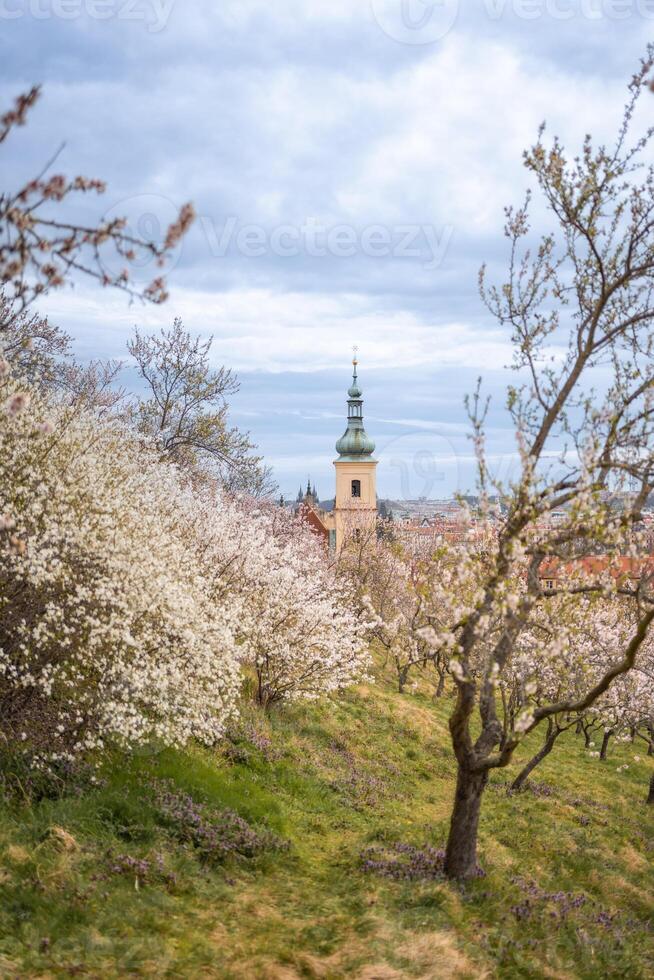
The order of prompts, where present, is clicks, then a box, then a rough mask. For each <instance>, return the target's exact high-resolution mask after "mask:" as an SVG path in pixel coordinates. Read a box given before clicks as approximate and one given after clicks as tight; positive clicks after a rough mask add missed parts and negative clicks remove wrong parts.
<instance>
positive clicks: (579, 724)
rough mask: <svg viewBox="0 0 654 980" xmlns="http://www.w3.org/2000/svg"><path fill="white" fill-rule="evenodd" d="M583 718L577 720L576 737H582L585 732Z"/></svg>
mask: <svg viewBox="0 0 654 980" xmlns="http://www.w3.org/2000/svg"><path fill="white" fill-rule="evenodd" d="M583 727H584V726H583V718H578V719H577V724H576V725H575V735H581V733H582V730H583Z"/></svg>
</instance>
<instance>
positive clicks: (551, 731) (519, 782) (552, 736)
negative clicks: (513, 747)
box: [511, 723, 564, 790]
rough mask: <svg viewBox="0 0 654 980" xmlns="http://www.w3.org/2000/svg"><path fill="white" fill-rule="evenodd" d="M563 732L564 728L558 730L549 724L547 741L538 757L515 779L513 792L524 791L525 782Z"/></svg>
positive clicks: (512, 786) (537, 754)
mask: <svg viewBox="0 0 654 980" xmlns="http://www.w3.org/2000/svg"><path fill="white" fill-rule="evenodd" d="M562 731H564V729H563V728H558V727H557V726H556V725H552V724H551V723H550V724H548V726H547V734H546V736H545V741H544V742H543V744H542V746H541V748H540V750H539V751H538V752H537V753H536V755H535V756H533V757H532V758H531V759H530V760H529V762H528V763H527V765H526V766H525V767H524V768H523V769H521V770H520V772H519V773H518V775H517V776H516V777H515V779H514V780H513V782H512V783H511V789H512V790H519V789H522V787H523V786H524V784H525V781H526V780H527V777H528V776H530V775H531V773H532V772H533V771H534V769H535V768H536V766H538V765H540V763H541V762H542V761H543V759H544V758H545V757H546V756H548V755H549V754H550V752H551V751H552V749H553V748H554V743H555V742H556V740H557V738H558V737H559V735H560V734H561V732H562Z"/></svg>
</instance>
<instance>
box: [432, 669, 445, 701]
mask: <svg viewBox="0 0 654 980" xmlns="http://www.w3.org/2000/svg"><path fill="white" fill-rule="evenodd" d="M444 690H445V671H444V670H441V671H439V673H438V687H437V688H436V694H435V695H434V697H437V698H440V697H442V695H443V691H444Z"/></svg>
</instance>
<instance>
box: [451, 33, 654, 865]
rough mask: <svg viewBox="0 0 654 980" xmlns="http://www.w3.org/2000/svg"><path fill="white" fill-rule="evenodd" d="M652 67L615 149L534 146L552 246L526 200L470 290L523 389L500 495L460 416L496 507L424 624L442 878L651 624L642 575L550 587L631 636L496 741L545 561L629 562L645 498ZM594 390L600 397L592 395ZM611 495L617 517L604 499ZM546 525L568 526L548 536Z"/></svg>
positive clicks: (649, 434)
mask: <svg viewBox="0 0 654 980" xmlns="http://www.w3.org/2000/svg"><path fill="white" fill-rule="evenodd" d="M653 64H654V49H652V48H650V49H649V51H648V55H647V58H646V59H645V60H644V61H643V62H642V64H641V66H640V68H639V71H638V72H637V74H636V75H635V77H634V78H633V79H632V82H631V85H630V96H629V100H628V103H627V106H626V111H625V116H624V120H623V123H622V125H621V127H620V130H619V132H618V135H617V138H616V141H615V145H614V146H613V147H611V148H607V147H606V146H603V145H600V146H597V147H596V146H594V145H593V143H592V141H591V139H590V137H587V138H586V139H585V140H584V143H583V146H582V149H581V152H580V154H579V155H578V156H577V157H575V158H573V159H570V158H568V157H567V155H566V153H565V151H564V148H563V146H562V145H561V144H560V142H559V140H558V139H556V138H555V139H554V140H553V141H552V143H551V145H550V146H549V147H547V146H546V145H545V142H544V136H543V132H542V131H541V134H540V136H539V139H538V142H537V143H536V145H535V146H534V147H533V148H532V149H531V150H530V151H529V152H527V153H526V154H525V165H526V167H527V169H528V171H529V172H530V173H531V174H532V175H533V176H534V177H535V179H536V182H537V185H538V188H539V190H540V192H541V194H542V197H543V200H544V203H545V205H546V207H547V209H548V213H549V216H550V218H551V219H552V220H553V222H554V224H555V226H556V228H557V230H556V232H552V233H551V234H547V235H545V236H544V237H543V238H541V239H540V240H539V241H536V242H535V243H534V242H533V241H532V240H531V237H532V236H531V230H530V226H529V216H528V215H529V198H527V200H526V202H525V204H524V205H523V206H521V207H519V208H518V209H511V208H509V209H508V210H507V212H506V229H505V230H506V236H507V239H508V243H509V271H508V277H507V280H506V282H505V283H503V284H502V285H501V286H500V287H494V286H491V285H489V284H488V282H487V276H486V273H485V271H484V270H482V273H481V279H480V283H481V291H482V296H483V298H484V300H485V301H486V303H487V305H488V308H489V310H490V312H491V313H492V315H493V316H494V317H495V318H496V319H497V321H498V323H499V324H500V326H501V327H502V328H508V329H509V330H510V331H511V337H512V342H513V349H514V367H515V369H516V372H517V375H518V380H517V383H516V384H515V385H514V386H512V387H511V388H510V389H509V392H508V401H507V407H508V411H509V413H510V415H511V418H512V420H513V423H514V426H515V432H516V439H517V448H518V452H519V472H518V473H517V475H516V476H515V479H514V480H513V481H512V482H511V483H508V484H507V483H503V482H500V480H499V479H495V478H494V477H493V474H492V473H491V470H490V466H489V464H488V462H487V459H486V455H485V451H484V423H485V415H486V407H485V405H484V403H483V400H482V399H481V397H480V395H479V393H477V395H476V396H475V397H474V398H473V399H472V400H471V402H469V411H470V417H471V424H472V427H473V433H474V439H475V447H476V454H477V470H478V484H479V493H480V497H481V500H482V510H484V508H485V507H487V506H488V504H487V501H488V498H489V497H490V495H491V494H492V495H497V496H499V497H500V498H501V500H502V502H503V505H504V506H503V514H502V517H501V518H500V523H499V528H498V533H497V538H496V541H495V544H494V546H493V550H492V553H491V554H490V561H489V565H488V568H487V570H486V571H485V572H484V574H483V576H482V577H481V578H480V579H479V578H478V566H475V567H472V564H471V562H470V561H468V560H466V559H465V556H461V567H460V569H459V570H458V572H457V576H458V577H459V578H461V577H465V574H466V564H467V567H468V569H469V575H470V579H471V581H475V582H476V587H475V589H474V590H473V592H472V595H473V597H472V599H468V598H467V595H466V592H465V590H464V591H458V592H457V593H456V594H454V593H452V592H450V596H449V599H448V597H447V595H446V596H444V597H441V601H440V603H439V609H438V610H437V613H435V615H434V621H435V624H436V625H437V626H438V629H437V630H436V633H437V640H436V647H437V648H440V649H448V650H449V651H450V652H451V656H452V673H453V676H454V679H455V683H456V688H457V698H456V704H455V707H454V710H453V712H452V715H451V718H450V732H451V737H452V744H453V748H454V753H455V756H456V760H457V785H456V792H455V800H454V806H453V811H452V818H451V825H450V832H449V838H448V843H447V854H446V862H445V867H446V873H447V874H448V875H449V876H450V877H456V878H465V877H469V876H471V875H473V874H475V870H476V865H477V834H478V825H479V816H480V811H481V803H482V799H483V794H484V790H485V787H486V785H487V782H488V777H489V773H490V772H491V771H492V770H493V769H497V768H498V767H503V766H506V765H507V764H508V763H509V762H510V761H511V759H512V757H513V753H514V751H515V749H516V747H517V746H518V745H519V744H520V741H521V740H522V738H523V737H524V735H525V734H526V733H527V732H530V731H531V730H532V729H534V728H535V727H536V726H538V725H540V724H542V723H544V722H545V723H546V722H547V720H548V719H549V718H552V717H555V716H561V715H563V714H565V713H582V712H585V711H586V710H587V709H588V708H589V707H590V706H591V705H592V704H593V703H594V702H596V701H597V699H598V698H600V697H601V696H602V695H603V694H604V693H605V692H606V691H607V690H608V689H609V688H610V686H611V684H612V683H613V682H614V681H615V679H616V678H618V677H620V676H621V675H622V674H625V673H626V672H628V671H630V670H632V669H633V668H634V666H635V665H636V663H637V660H638V656H639V651H640V649H641V646H642V645H643V643H644V642H645V640H646V637H647V635H648V631H649V628H650V624H651V623H652V620H653V619H654V594H653V590H652V583H651V578H650V577H649V576H648V575H647V574H638V575H634V576H630V575H628V574H621V573H619V570H617V569H616V570H614V572H613V573H612V572H611V570H607V569H604V570H602V571H599V572H598V571H597V570H596V569H595V568H585V567H584V566H583V565H581V566H580V567H579V572H578V574H571V575H570V576H568V577H567V578H561V579H560V580H559V581H558V582H557V584H556V587H555V588H554V589H553V590H552V592H553V593H554V594H555V595H556V594H569V595H593V596H597V597H599V598H604V599H605V600H606V601H607V602H612V601H613V599H614V598H617V597H621V598H622V600H624V601H625V602H628V603H629V606H630V617H631V619H630V621H631V627H630V630H629V633H628V635H626V636H625V637H624V638H623V640H622V642H621V644H620V646H619V648H617V649H615V650H614V651H613V652H612V655H611V657H610V658H609V661H608V662H607V664H606V665H605V667H604V669H603V670H602V671H600V673H599V674H597V675H591V676H589V677H588V678H587V680H586V682H585V683H584V684H582V686H581V689H580V691H579V692H577V693H574V694H572V693H570V694H567V695H565V696H563V697H562V698H560V699H554V700H553V701H545V702H543V703H540V704H536V703H533V704H531V705H530V706H529V707H526V708H525V709H523V710H522V711H521V712H520V713H519V714H518V715H517V717H516V719H515V721H514V722H513V724H512V727H511V730H510V731H508V732H504V731H503V727H502V724H501V722H500V719H499V717H498V711H499V709H498V697H499V695H498V684H499V681H500V680H501V678H502V677H503V676H504V674H505V672H506V671H507V670H508V669H509V665H510V664H511V663H512V662H513V660H514V658H515V657H516V655H517V652H518V650H519V649H520V641H521V637H523V636H524V635H525V634H526V633H527V631H529V629H530V628H531V626H532V624H533V622H534V618H535V617H536V616H537V615H538V610H539V609H540V608H541V607H542V606H543V605H544V604H546V603H548V602H551V601H552V593H547V590H546V589H544V587H543V582H542V578H541V575H540V569H541V566H542V565H543V562H544V561H545V560H548V559H550V558H552V557H555V556H558V557H560V558H562V559H566V560H568V561H570V560H573V559H576V558H580V557H583V556H586V555H592V554H598V553H601V554H603V555H605V556H609V557H610V556H611V555H617V554H619V553H623V554H625V555H627V556H629V555H634V554H635V553H637V552H638V548H639V545H638V540H637V533H636V530H635V526H636V525H637V523H638V521H639V519H640V517H641V512H642V509H643V506H644V504H645V501H646V500H647V498H648V496H649V494H650V493H651V492H652V488H653V485H654V449H653V447H654V411H653V405H652V399H653V397H654V356H653V355H654V335H653V333H652V329H651V323H652V321H653V318H654V286H653V283H654V169H653V168H652V167H651V166H650V165H649V164H647V160H646V156H645V155H646V152H647V150H648V148H649V147H650V145H651V143H650V141H651V137H652V135H653V133H652V131H651V130H650V131H648V132H647V133H646V134H645V135H644V136H643V137H642V138H639V139H636V140H635V141H634V142H633V143H630V129H631V124H632V121H633V117H634V112H635V108H636V105H637V102H638V99H639V97H640V95H641V93H642V92H643V91H645V90H646V88H647V82H648V78H649V76H650V74H651V70H652V66H653ZM641 164H642V165H643V169H639V166H640V165H641ZM594 384H601V386H602V391H601V395H600V394H599V393H598V392H597V391H594V390H593V385H594ZM627 490H629V491H630V492H629V493H628V494H627V493H626V492H624V491H627ZM620 492H622V493H621V496H620V506H619V507H616V506H615V505H614V503H613V502H612V498H613V499H614V498H615V495H616V494H617V493H620ZM554 511H557V512H558V515H563V516H562V517H560V519H557V521H553V520H552V519H551V518H552V514H553V512H554ZM517 581H520V582H522V583H524V588H516V582H517ZM443 599H444V601H443ZM448 602H449V610H448V607H447V603H448ZM444 610H445V613H444ZM540 646H542V644H540ZM534 658H535V659H536V660H537V659H538V647H537V648H536V650H535V651H534ZM475 716H476V717H475Z"/></svg>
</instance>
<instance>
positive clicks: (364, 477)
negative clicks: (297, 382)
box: [334, 357, 377, 552]
mask: <svg viewBox="0 0 654 980" xmlns="http://www.w3.org/2000/svg"><path fill="white" fill-rule="evenodd" d="M357 363H358V362H357V359H356V357H355V358H354V360H353V361H352V364H353V365H354V373H353V378H352V385H351V387H350V388H349V389H348V393H347V395H348V398H347V429H346V430H345V432H344V433H343V435H342V436H341V438H340V439H339V440H338V442H337V443H336V452H337V453H338V459H335V460H334V467H335V468H336V504H335V507H334V518H335V529H336V542H335V543H336V551H337V552H339V551H340V550H341V548H342V547H343V545H344V543H345V542H346V541H347V539H348V538H350V537H356V536H358V535H359V534H360V533H361V530H362V529H363V528H365V527H368V528H369V527H372V526H374V524H375V521H376V519H377V486H376V469H377V460H376V459H373V458H372V454H373V453H374V451H375V444H374V442H373V441H372V439H371V438H370V436H368V435H367V433H366V430H365V429H364V427H363V392H362V391H361V388H360V387H359V380H358V378H357Z"/></svg>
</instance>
